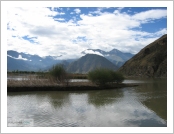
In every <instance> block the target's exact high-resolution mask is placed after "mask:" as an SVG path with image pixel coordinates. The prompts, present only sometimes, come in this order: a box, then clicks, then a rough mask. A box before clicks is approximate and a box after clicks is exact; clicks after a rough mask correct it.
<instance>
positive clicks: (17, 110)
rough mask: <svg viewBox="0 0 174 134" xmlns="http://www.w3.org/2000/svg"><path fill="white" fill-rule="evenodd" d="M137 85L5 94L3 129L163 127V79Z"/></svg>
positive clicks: (165, 111)
mask: <svg viewBox="0 0 174 134" xmlns="http://www.w3.org/2000/svg"><path fill="white" fill-rule="evenodd" d="M134 81H135V82H136V80H134ZM141 81H143V82H142V83H141V84H140V86H138V87H126V88H119V89H114V90H107V89H106V90H101V91H78V92H77V91H76V92H75V91H74V92H72V91H71V92H69V91H65V92H63V91H59V92H56V91H50V92H20V93H8V96H7V99H8V100H7V103H8V104H7V108H8V110H7V112H8V114H7V115H8V117H7V120H8V124H7V125H8V126H38V127H39V126H44V127H49V126H50V127H56V126H57V127H61V126H66V127H67V126H69V127H79V126H80V127H83V126H85V127H133V126H135V127H137V126H139V127H146V126H148V127H157V126H158V127H165V126H167V84H166V83H167V82H166V79H165V80H164V79H155V80H153V79H148V80H141ZM128 82H129V81H128ZM137 82H139V81H137ZM21 120H22V121H23V122H21Z"/></svg>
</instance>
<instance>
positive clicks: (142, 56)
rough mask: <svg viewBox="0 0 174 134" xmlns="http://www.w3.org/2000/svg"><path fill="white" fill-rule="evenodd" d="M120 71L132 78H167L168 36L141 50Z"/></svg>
mask: <svg viewBox="0 0 174 134" xmlns="http://www.w3.org/2000/svg"><path fill="white" fill-rule="evenodd" d="M118 71H119V72H121V73H123V74H124V75H125V76H132V77H136V76H138V77H167V34H166V35H163V36H162V37H160V38H159V39H157V40H155V41H154V42H152V43H150V44H149V45H147V46H146V47H144V48H143V49H141V50H140V52H139V53H137V54H136V55H135V56H133V57H132V58H131V59H129V60H128V61H127V62H126V63H125V64H124V65H123V66H122V67H121V68H119V70H118Z"/></svg>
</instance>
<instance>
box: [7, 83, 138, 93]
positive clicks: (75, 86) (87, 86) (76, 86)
mask: <svg viewBox="0 0 174 134" xmlns="http://www.w3.org/2000/svg"><path fill="white" fill-rule="evenodd" d="M135 86H138V84H130V83H129V84H123V83H121V84H117V83H112V84H109V85H105V86H98V85H94V84H91V83H88V82H85V83H84V82H76V83H72V84H70V85H68V86H66V85H47V86H8V85H7V92H28V91H84V90H107V89H115V88H121V87H135Z"/></svg>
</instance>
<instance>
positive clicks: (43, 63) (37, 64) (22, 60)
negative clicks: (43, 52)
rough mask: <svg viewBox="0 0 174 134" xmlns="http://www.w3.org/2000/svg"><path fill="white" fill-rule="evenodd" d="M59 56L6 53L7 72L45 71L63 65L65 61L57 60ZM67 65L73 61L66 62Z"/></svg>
mask: <svg viewBox="0 0 174 134" xmlns="http://www.w3.org/2000/svg"><path fill="white" fill-rule="evenodd" d="M60 56H61V55H60ZM60 56H45V57H40V56H38V55H30V54H26V53H19V52H16V51H12V50H10V51H7V70H8V71H12V70H21V71H38V70H47V69H49V68H50V67H51V66H52V65H54V64H58V63H64V61H65V60H59V57H60ZM66 61H67V63H70V62H71V61H73V59H72V60H71V59H68V60H66Z"/></svg>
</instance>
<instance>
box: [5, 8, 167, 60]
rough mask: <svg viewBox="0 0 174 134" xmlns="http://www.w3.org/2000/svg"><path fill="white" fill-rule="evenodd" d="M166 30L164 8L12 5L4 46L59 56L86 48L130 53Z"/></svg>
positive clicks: (75, 54)
mask: <svg viewBox="0 0 174 134" xmlns="http://www.w3.org/2000/svg"><path fill="white" fill-rule="evenodd" d="M166 33H167V7H68V6H67V7H12V8H8V10H7V50H15V51H18V52H25V53H29V54H37V55H40V56H46V55H51V56H60V55H62V56H61V57H60V58H62V59H68V58H78V57H81V56H82V54H81V52H82V51H84V50H86V49H101V50H104V51H110V50H112V49H118V50H120V51H123V52H130V53H133V54H136V53H137V52H139V51H140V50H141V49H142V48H143V47H145V46H146V45H148V44H149V43H151V42H153V41H154V40H156V39H157V38H159V37H161V36H162V35H164V34H166Z"/></svg>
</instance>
